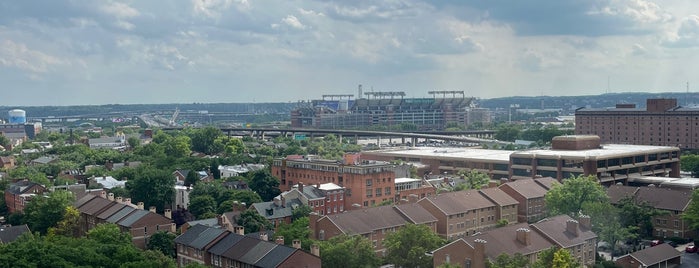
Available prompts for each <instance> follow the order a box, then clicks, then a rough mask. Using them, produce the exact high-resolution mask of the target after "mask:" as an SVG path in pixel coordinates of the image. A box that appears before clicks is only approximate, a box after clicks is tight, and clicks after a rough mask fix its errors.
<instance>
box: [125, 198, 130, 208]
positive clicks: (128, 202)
mask: <svg viewBox="0 0 699 268" xmlns="http://www.w3.org/2000/svg"><path fill="white" fill-rule="evenodd" d="M124 204H126V205H129V206H130V205H131V198H128V197H127V198H124Z"/></svg>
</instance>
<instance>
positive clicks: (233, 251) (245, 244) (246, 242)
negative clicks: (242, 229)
mask: <svg viewBox="0 0 699 268" xmlns="http://www.w3.org/2000/svg"><path fill="white" fill-rule="evenodd" d="M260 241H261V240H260V239H257V238H252V237H249V236H245V237H243V239H241V240H240V241H238V243H236V244H235V245H234V246H233V247H231V248H229V249H228V250H226V252H224V253H223V254H221V256H223V257H226V258H229V259H232V260H239V259H240V257H242V256H243V255H245V253H247V252H248V251H249V250H250V249H251V248H252V247H254V246H255V245H257V243H259V242H260Z"/></svg>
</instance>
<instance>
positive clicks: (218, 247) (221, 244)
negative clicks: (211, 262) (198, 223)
mask: <svg viewBox="0 0 699 268" xmlns="http://www.w3.org/2000/svg"><path fill="white" fill-rule="evenodd" d="M187 232H189V231H187ZM243 237H245V236H242V235H238V234H233V233H229V234H228V235H226V236H225V237H223V238H221V240H219V241H218V243H216V244H215V245H214V246H213V247H211V248H210V249H209V252H211V254H214V255H223V253H226V251H228V249H230V248H231V247H233V246H235V244H237V243H238V242H240V240H242V239H243Z"/></svg>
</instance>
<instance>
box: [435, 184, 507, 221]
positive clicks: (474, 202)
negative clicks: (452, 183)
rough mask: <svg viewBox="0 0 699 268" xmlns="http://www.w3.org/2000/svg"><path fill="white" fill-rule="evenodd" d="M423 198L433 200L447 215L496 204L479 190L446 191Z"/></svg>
mask: <svg viewBox="0 0 699 268" xmlns="http://www.w3.org/2000/svg"><path fill="white" fill-rule="evenodd" d="M423 200H427V201H428V202H431V203H432V204H434V205H435V206H436V207H437V208H439V209H440V210H441V211H442V212H443V213H444V214H446V215H452V214H458V213H463V212H466V211H469V210H473V209H480V208H487V207H494V206H495V203H493V202H492V201H490V200H488V199H487V198H485V197H484V196H483V195H481V194H480V193H478V190H468V191H458V192H450V193H444V194H439V195H435V196H430V197H425V198H424V199H423Z"/></svg>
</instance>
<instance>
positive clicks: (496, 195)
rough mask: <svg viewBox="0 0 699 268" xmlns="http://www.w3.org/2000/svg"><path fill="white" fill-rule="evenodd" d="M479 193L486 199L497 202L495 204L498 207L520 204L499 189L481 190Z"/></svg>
mask: <svg viewBox="0 0 699 268" xmlns="http://www.w3.org/2000/svg"><path fill="white" fill-rule="evenodd" d="M479 192H480V193H481V194H483V195H485V197H486V198H488V199H490V200H492V201H493V202H495V204H498V206H510V205H517V204H519V202H517V200H515V199H514V198H512V197H511V196H510V195H508V194H507V193H505V192H504V191H503V190H501V189H500V188H497V187H494V188H485V189H481V190H480V191H479Z"/></svg>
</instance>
